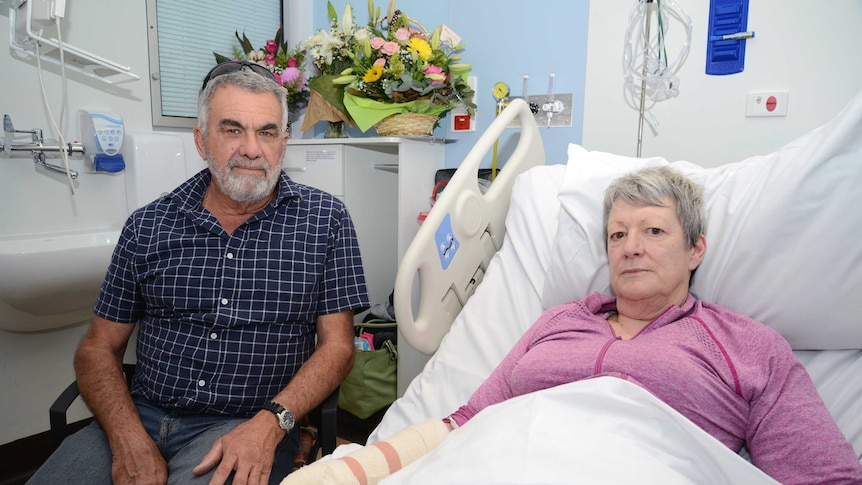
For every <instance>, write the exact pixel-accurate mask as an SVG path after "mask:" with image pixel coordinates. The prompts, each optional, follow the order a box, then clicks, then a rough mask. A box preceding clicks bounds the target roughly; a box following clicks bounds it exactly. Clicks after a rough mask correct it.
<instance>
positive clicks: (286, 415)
mask: <svg viewBox="0 0 862 485" xmlns="http://www.w3.org/2000/svg"><path fill="white" fill-rule="evenodd" d="M277 416H278V424H279V426H281V429H283V430H285V431H290V430H292V429H293V425H294V417H293V413H291V412H290V411H288V410H286V409H285V410H284V411H282V412H280V413H278V415H277Z"/></svg>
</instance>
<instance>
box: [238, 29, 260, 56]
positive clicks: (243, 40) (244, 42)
mask: <svg viewBox="0 0 862 485" xmlns="http://www.w3.org/2000/svg"><path fill="white" fill-rule="evenodd" d="M236 38H237V40H238V41H239V45H240V46H242V51H243V52H245V55H248V53H249V52H251V51H253V50H255V49H254V46H253V45H251V41H250V40H248V37H246V36H245V32H243V33H242V37H240V36H239V32H237V33H236Z"/></svg>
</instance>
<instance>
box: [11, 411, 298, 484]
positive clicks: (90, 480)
mask: <svg viewBox="0 0 862 485" xmlns="http://www.w3.org/2000/svg"><path fill="white" fill-rule="evenodd" d="M135 406H136V407H137V408H138V414H139V415H140V416H141V421H142V422H143V423H144V428H145V429H146V430H147V432H148V433H149V434H150V437H152V438H153V441H154V442H155V443H156V445H157V446H158V448H159V451H161V453H162V456H163V457H164V459H165V461H166V462H167V464H168V484H177V485H180V484H207V483H209V481H210V478H212V474H213V472H215V468H213V469H212V470H211V471H210V472H209V473H207V474H205V475H201V476H196V475H195V474H193V473H192V469H193V468H194V467H195V466H197V465H198V463H200V461H201V459H203V457H204V455H205V454H206V453H207V451H209V449H210V447H211V446H212V444H213V443H215V441H216V440H217V439H219V438H220V437H222V436H223V435H225V434H227V433H228V432H229V431H230V430H232V429H234V428H235V427H237V426H239V425H240V424H241V423H243V422H244V421H246V418H234V417H229V416H200V415H193V414H176V413H173V412H169V411H166V410H165V409H162V408H160V407H158V406H155V405H153V404H151V403H149V402H147V401H144V400H141V399H135ZM298 449H299V430H298V427H297V428H295V429H294V430H293V432H291V433H290V435H288V436H286V437H285V438H284V440H282V441H281V443H280V444H279V445H278V448H276V451H275V459H274V462H273V465H272V474H271V475H270V479H269V483H270V485H277V484H278V483H279V482H281V480H282V479H284V477H285V476H287V474H288V473H290V472H291V471H292V470H293V460H294V458H295V457H296V453H297V451H298ZM111 461H112V454H111V449H110V447H109V446H108V439H107V438H106V437H105V433H104V432H103V431H102V428H101V426H99V424H98V423H97V422H95V421H93V422H92V423H91V424H90V425H88V426H87V427H85V428H83V429H81V430H80V431H78V432H77V433H75V434H73V435H71V436H69V437H68V438H66V439H65V440H63V443H62V444H61V445H60V447H59V448H57V450H56V451H55V452H54V453H53V454H52V455H51V456H50V457H49V458H48V460H47V461H45V463H44V464H43V465H42V466H41V467H40V468H39V470H37V471H36V473H35V474H34V475H33V477H32V478H30V480H29V481H28V482H27V484H28V485H31V484H33V485H38V484H57V483H64V484H75V483H80V484H82V485H83V484H86V485H99V484H105V485H111V483H112V480H111ZM232 478H233V476H232V475H231V479H232ZM228 483H230V482H228Z"/></svg>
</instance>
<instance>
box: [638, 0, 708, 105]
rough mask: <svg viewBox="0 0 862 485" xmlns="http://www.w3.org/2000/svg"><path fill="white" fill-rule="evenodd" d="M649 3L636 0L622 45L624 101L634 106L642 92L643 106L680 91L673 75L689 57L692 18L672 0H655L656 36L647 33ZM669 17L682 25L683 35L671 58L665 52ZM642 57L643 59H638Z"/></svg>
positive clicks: (649, 12)
mask: <svg viewBox="0 0 862 485" xmlns="http://www.w3.org/2000/svg"><path fill="white" fill-rule="evenodd" d="M649 3H652V2H646V1H643V0H640V1H638V2H636V3H635V5H634V7H633V8H632V10H631V12H630V15H629V24H628V26H627V28H626V33H625V42H624V45H623V73H624V80H625V83H624V87H625V93H626V94H627V96H626V102H627V103H628V104H629V106H630V107H632V108H633V109H637V110H639V109H640V102H639V101H640V97H641V93H642V92H644V94H645V96H646V100H647V101H649V103H647V105H646V106H645V110H646V111H649V109H650V108H651V107H652V106H654V105H655V103H657V102H659V101H664V100H666V99H670V98H672V97H675V96H677V95H678V94H679V79H678V78H677V77H676V73H677V71H679V69H680V67H681V66H682V64H683V63H684V62H685V60H686V58H687V57H688V52H689V47H690V45H691V32H692V25H691V18H690V17H689V16H688V14H687V13H686V12H685V11H684V10H683V9H682V8H681V7H679V5H677V4H676V2H674V1H673V0H656V1H655V3H656V17H657V23H658V28H657V29H656V30H657V34H656V35H655V36H650V37H646V33H645V32H644V31H645V25H646V17H647V16H648V15H651V11H652V10H651V8H650V7H649ZM668 18H673V19H676V20H678V21H679V22H680V23H682V24H683V27H684V29H685V34H686V35H685V39H684V42H683V43H682V45H681V47H680V50H679V54H678V56H677V58H676V59H675V60H674V61H672V62H671V61H670V59H669V58H668V54H667V45H666V38H667V33H668V30H669V28H670V24H669V23H668V22H667V21H666V20H667V19H668ZM641 59H642V63H641V62H640V60H641Z"/></svg>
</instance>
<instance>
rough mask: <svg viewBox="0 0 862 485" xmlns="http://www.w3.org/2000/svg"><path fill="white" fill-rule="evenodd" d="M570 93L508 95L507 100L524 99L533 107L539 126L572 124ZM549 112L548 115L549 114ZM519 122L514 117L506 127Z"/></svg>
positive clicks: (513, 125)
mask: <svg viewBox="0 0 862 485" xmlns="http://www.w3.org/2000/svg"><path fill="white" fill-rule="evenodd" d="M572 97H573V95H572V93H559V94H555V95H554V98H553V99H551V97H550V96H549V95H547V94H531V95H529V96H527V97H526V99H525V98H524V97H523V96H510V97H509V98H507V100H506V101H507V102H508V101H511V100H513V99H525V101H527V104H529V105H530V107H531V108H534V113H533V115H534V117H535V118H536V123H537V124H538V125H539V128H542V127H546V128H547V127H563V126H569V127H570V126H572ZM549 113H550V116H549ZM518 126H520V122H518V119H517V118H515V119H514V120H512V122H511V123H509V126H508V128H517V127H518Z"/></svg>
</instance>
